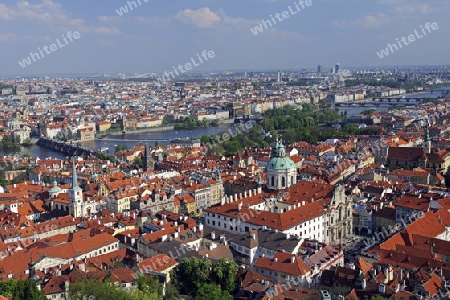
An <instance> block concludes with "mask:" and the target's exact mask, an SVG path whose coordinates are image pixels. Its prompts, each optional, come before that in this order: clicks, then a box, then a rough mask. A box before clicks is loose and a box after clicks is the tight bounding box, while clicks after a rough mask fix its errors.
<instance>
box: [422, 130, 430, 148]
mask: <svg viewBox="0 0 450 300" xmlns="http://www.w3.org/2000/svg"><path fill="white" fill-rule="evenodd" d="M423 149H424V151H425V153H428V154H429V153H431V139H430V130H429V129H428V128H427V131H426V133H425V141H424V143H423Z"/></svg>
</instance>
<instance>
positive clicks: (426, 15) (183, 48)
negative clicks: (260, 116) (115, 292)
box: [0, 0, 450, 76]
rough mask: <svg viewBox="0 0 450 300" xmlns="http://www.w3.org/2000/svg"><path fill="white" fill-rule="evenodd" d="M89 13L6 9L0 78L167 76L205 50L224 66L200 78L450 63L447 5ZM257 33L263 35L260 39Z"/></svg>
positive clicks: (169, 7)
mask: <svg viewBox="0 0 450 300" xmlns="http://www.w3.org/2000/svg"><path fill="white" fill-rule="evenodd" d="M87 4H88V3H87V1H85V0H82V1H79V2H76V3H64V2H62V1H53V0H35V1H29V2H25V1H12V2H11V3H8V4H1V5H0V24H2V25H3V26H2V28H3V30H2V31H0V41H2V44H3V52H4V55H3V56H2V59H1V60H0V63H1V64H2V71H1V72H0V76H45V75H53V74H74V73H82V74H95V73H118V72H122V73H127V74H132V73H151V72H164V71H170V70H172V69H173V68H174V67H176V66H178V65H184V64H186V63H188V62H189V61H190V60H191V58H193V57H194V58H195V57H197V54H198V53H199V54H201V53H202V51H203V50H204V49H208V50H211V51H214V53H215V54H216V57H215V58H214V59H213V60H211V61H208V62H206V63H204V64H202V65H201V66H199V67H198V68H195V70H192V72H204V71H213V70H233V69H234V70H274V71H276V70H289V69H291V70H295V69H315V68H316V67H317V65H322V66H323V67H324V68H325V67H326V68H328V66H330V67H332V66H334V65H335V64H336V63H337V62H339V63H340V65H341V69H346V67H347V66H373V67H378V68H381V67H383V66H404V65H415V66H419V65H446V64H448V61H447V59H446V56H445V47H443V46H444V45H445V39H446V37H447V36H448V31H449V30H450V26H449V25H448V24H447V23H446V22H445V11H448V8H450V3H446V2H445V1H436V2H433V3H423V2H420V1H416V0H414V1H406V0H376V1H372V2H371V3H370V4H369V5H368V4H367V3H364V4H361V3H359V2H358V1H356V0H339V1H333V2H331V1H328V0H310V1H284V0H283V1H276V0H275V1H274V0H267V1H256V0H252V1H248V2H246V3H245V4H242V3H240V4H237V3H227V2H225V1H217V2H211V1H207V0H195V1H192V2H190V3H189V4H187V3H184V2H181V1H173V2H171V3H170V4H168V3H165V2H150V1H147V2H146V1H145V0H135V1H120V0H113V1H109V2H108V3H107V4H104V3H103V4H99V3H89V5H87ZM308 4H309V5H308ZM86 7H89V9H86ZM125 9H126V12H125ZM281 16H282V17H281ZM428 22H429V23H436V24H439V29H438V30H436V31H435V32H433V34H430V35H429V36H427V37H426V38H425V39H421V40H420V41H419V40H418V41H416V42H415V43H414V44H412V45H411V46H408V47H404V48H401V49H399V51H396V52H395V53H391V54H390V55H389V56H386V57H384V58H383V59H380V57H379V56H378V55H377V52H380V50H382V49H385V48H386V45H387V46H389V45H390V44H393V43H396V40H402V38H403V37H408V35H409V34H410V33H412V32H414V31H415V30H416V29H418V28H421V26H425V24H427V23H428ZM257 26H263V27H261V28H262V29H264V30H261V31H260V32H258V34H254V29H255V27H257ZM264 26H265V27H264ZM252 29H253V30H252ZM68 32H79V33H80V36H81V37H80V38H79V39H77V40H74V41H73V42H71V43H70V44H68V43H66V44H62V45H64V48H62V46H60V48H62V49H60V50H59V51H57V52H54V51H56V50H52V51H53V52H54V53H52V52H50V51H49V52H46V53H45V56H44V55H42V54H44V53H41V55H40V57H39V59H34V60H30V64H28V65H26V64H24V63H23V60H24V59H26V58H27V57H28V58H33V56H32V55H31V54H32V53H35V54H36V53H39V51H42V49H44V47H47V46H48V47H49V48H50V47H51V45H52V43H53V42H54V41H55V40H57V41H59V40H58V39H60V40H62V38H61V36H62V37H63V38H64V35H65V34H67V33H68ZM399 46H401V45H399ZM391 48H392V47H391ZM50 49H51V48H50ZM53 49H59V48H56V46H55V47H54V48H53ZM50 53H52V55H48V54H50ZM37 57H38V56H36V55H35V56H34V58H37ZM18 62H22V63H21V64H20V63H18ZM324 70H325V71H327V69H324Z"/></svg>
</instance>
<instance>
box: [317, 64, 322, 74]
mask: <svg viewBox="0 0 450 300" xmlns="http://www.w3.org/2000/svg"><path fill="white" fill-rule="evenodd" d="M317 73H319V74H322V66H321V65H318V66H317Z"/></svg>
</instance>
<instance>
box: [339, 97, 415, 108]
mask: <svg viewBox="0 0 450 300" xmlns="http://www.w3.org/2000/svg"><path fill="white" fill-rule="evenodd" d="M420 103H422V99H421V98H373V100H367V101H358V102H357V101H351V102H337V103H334V105H335V106H359V107H365V106H367V107H370V106H372V107H373V106H376V107H378V106H395V105H417V104H420Z"/></svg>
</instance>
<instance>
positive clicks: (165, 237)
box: [161, 234, 167, 242]
mask: <svg viewBox="0 0 450 300" xmlns="http://www.w3.org/2000/svg"><path fill="white" fill-rule="evenodd" d="M165 240H167V234H165V235H163V236H162V237H161V242H164V241H165Z"/></svg>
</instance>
